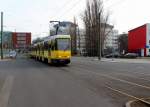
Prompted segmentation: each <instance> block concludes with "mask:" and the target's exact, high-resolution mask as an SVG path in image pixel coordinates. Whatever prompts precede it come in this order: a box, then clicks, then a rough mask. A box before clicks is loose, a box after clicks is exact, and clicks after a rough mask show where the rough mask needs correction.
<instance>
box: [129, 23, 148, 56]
mask: <svg viewBox="0 0 150 107" xmlns="http://www.w3.org/2000/svg"><path fill="white" fill-rule="evenodd" d="M128 51H129V52H134V53H138V54H139V55H141V56H149V55H150V24H144V25H142V26H140V27H137V28H135V29H132V30H130V31H129V34H128Z"/></svg>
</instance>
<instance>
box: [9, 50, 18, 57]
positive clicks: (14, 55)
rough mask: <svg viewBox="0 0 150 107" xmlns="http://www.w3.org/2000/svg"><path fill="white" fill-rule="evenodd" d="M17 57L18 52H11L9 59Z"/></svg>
mask: <svg viewBox="0 0 150 107" xmlns="http://www.w3.org/2000/svg"><path fill="white" fill-rule="evenodd" d="M16 56H17V52H16V51H10V52H9V57H11V58H16Z"/></svg>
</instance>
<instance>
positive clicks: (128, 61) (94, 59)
mask: <svg viewBox="0 0 150 107" xmlns="http://www.w3.org/2000/svg"><path fill="white" fill-rule="evenodd" d="M74 58H79V59H81V60H87V61H101V62H116V63H117V62H123V63H149V64H150V58H136V59H125V58H101V60H99V59H98V58H97V57H82V56H81V57H76V56H74Z"/></svg>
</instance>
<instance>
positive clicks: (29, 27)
mask: <svg viewBox="0 0 150 107" xmlns="http://www.w3.org/2000/svg"><path fill="white" fill-rule="evenodd" d="M0 1H1V2H0V11H3V12H4V30H5V31H15V30H16V31H18V32H32V33H33V38H36V37H41V36H46V35H47V34H48V32H49V21H50V20H61V21H63V20H65V21H73V17H74V16H76V17H77V19H78V23H79V24H80V26H82V21H81V18H80V14H81V13H82V12H83V10H84V9H85V2H86V0H0ZM104 6H105V11H109V13H110V14H111V15H110V23H112V24H113V25H114V26H115V29H117V30H119V33H122V32H127V31H128V30H130V29H132V28H135V27H137V26H140V25H143V24H145V23H150V12H149V10H150V0H104Z"/></svg>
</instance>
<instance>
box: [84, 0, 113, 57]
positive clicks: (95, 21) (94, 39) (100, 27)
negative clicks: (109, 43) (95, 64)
mask: <svg viewBox="0 0 150 107" xmlns="http://www.w3.org/2000/svg"><path fill="white" fill-rule="evenodd" d="M82 19H83V22H84V25H85V30H86V32H85V33H86V34H85V39H86V51H87V53H88V55H89V56H97V55H100V54H101V53H103V51H100V50H103V47H104V41H105V40H106V37H107V35H108V34H109V33H110V31H111V30H112V29H109V30H108V29H107V28H108V19H109V15H104V8H103V2H102V0H87V6H86V9H85V12H84V14H83V16H82Z"/></svg>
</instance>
